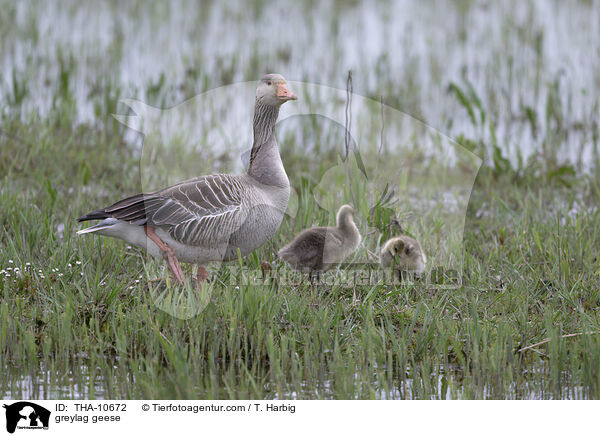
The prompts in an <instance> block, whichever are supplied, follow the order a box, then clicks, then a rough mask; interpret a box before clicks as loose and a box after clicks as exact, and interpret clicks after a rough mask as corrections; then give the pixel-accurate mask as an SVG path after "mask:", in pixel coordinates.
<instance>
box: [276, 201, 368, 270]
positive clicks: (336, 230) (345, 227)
mask: <svg viewBox="0 0 600 436" xmlns="http://www.w3.org/2000/svg"><path fill="white" fill-rule="evenodd" d="M360 240H361V237H360V233H359V231H358V228H357V227H356V224H355V223H354V208H353V207H352V206H350V205H348V204H345V205H343V206H342V207H340V209H339V210H338V213H337V216H336V226H335V227H312V228H310V229H305V230H303V231H302V232H300V234H298V236H296V238H295V239H294V240H293V241H292V242H291V243H290V244H289V245H286V246H285V247H283V248H282V249H281V250H279V252H278V255H279V258H280V259H282V260H284V261H286V262H287V263H289V264H290V266H291V267H292V268H294V269H297V270H299V271H303V272H308V273H309V275H310V277H311V279H312V278H313V277H314V275H315V273H316V275H317V276H318V273H319V272H321V271H326V270H328V269H329V268H331V267H332V266H334V265H336V264H338V263H341V262H343V261H344V259H346V258H347V257H348V256H349V255H351V254H352V253H354V252H355V251H356V249H357V248H358V246H359V244H360Z"/></svg>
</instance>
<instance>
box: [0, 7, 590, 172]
mask: <svg viewBox="0 0 600 436" xmlns="http://www.w3.org/2000/svg"><path fill="white" fill-rule="evenodd" d="M599 5H600V3H599V2H598V1H590V2H577V3H569V4H566V3H564V2H545V1H530V2H520V1H516V0H515V1H506V2H477V3H468V2H455V3H454V2H453V3H448V4H445V5H443V7H435V8H432V7H431V6H430V5H429V4H427V3H423V2H417V1H414V2H385V1H383V2H355V3H344V2H333V1H332V2H319V3H318V4H314V3H312V2H308V1H305V2H296V3H294V4H288V5H285V6H284V5H280V4H277V3H262V2H239V3H230V2H228V3H227V4H223V3H220V2H214V3H207V2H202V3H196V2H191V1H185V0H180V1H175V2H171V3H169V5H167V4H159V3H156V4H154V3H153V4H147V3H146V2H128V3H127V4H125V5H124V4H122V3H110V2H101V3H92V2H89V3H85V4H80V3H79V2H74V1H73V2H60V6H58V5H57V4H56V3H54V2H17V3H15V4H13V5H11V6H10V7H7V8H6V9H5V10H4V11H3V12H2V14H1V15H0V17H2V22H3V28H4V29H3V31H1V32H0V74H1V79H2V80H1V81H0V82H1V85H0V100H2V101H6V98H7V97H10V95H11V93H12V91H13V77H16V78H17V79H18V80H20V81H22V82H24V83H25V86H26V88H27V93H26V96H25V97H24V99H23V102H22V103H21V104H20V107H19V108H15V107H9V108H6V107H5V108H4V109H3V110H4V111H7V110H8V111H14V110H20V111H21V113H22V115H23V116H25V115H26V114H28V113H30V111H32V110H33V111H36V112H38V113H39V114H40V115H41V116H45V115H47V114H48V113H50V112H51V111H52V100H53V97H54V95H55V89H56V88H57V86H58V82H59V78H60V75H61V68H62V70H63V72H65V71H66V72H67V73H68V76H67V79H68V83H69V85H68V86H69V90H70V92H71V93H72V95H73V96H74V98H75V100H76V102H77V121H78V122H83V121H89V122H98V121H99V120H98V117H99V115H98V114H97V113H96V112H95V110H94V106H95V104H97V103H98V102H100V103H101V104H102V103H103V102H102V99H103V97H104V96H103V95H102V93H103V92H104V90H106V89H110V90H111V91H110V92H112V93H113V94H115V95H117V96H118V97H119V98H138V99H140V100H142V101H145V102H146V103H148V104H151V105H154V106H159V107H168V106H171V105H174V104H178V103H181V102H183V101H184V100H186V99H187V98H190V97H193V96H195V95H197V94H199V93H202V92H204V91H206V90H208V89H212V88H215V87H218V86H222V85H227V84H231V83H234V82H239V81H248V80H256V78H257V77H258V76H259V75H261V74H262V73H264V72H266V71H280V72H282V73H283V74H284V75H285V76H286V77H287V78H288V79H289V80H296V81H305V82H308V83H316V84H322V85H327V86H333V87H337V88H340V89H344V88H345V86H346V74H347V71H348V70H352V71H353V79H354V83H353V86H354V91H355V92H356V93H357V94H360V95H366V96H372V97H374V98H378V97H379V96H380V95H383V97H384V100H385V101H386V102H387V103H388V104H391V105H392V106H393V107H395V108H397V109H399V110H401V111H404V112H406V113H408V114H410V115H412V116H415V117H417V118H419V119H421V120H423V121H425V122H426V123H428V124H429V125H431V126H432V127H434V128H435V129H437V130H440V131H441V132H443V133H445V134H448V135H450V136H453V137H456V136H458V135H460V134H465V135H466V136H467V137H474V138H483V139H484V140H486V141H487V142H489V141H490V140H491V138H490V133H489V129H488V128H487V124H486V123H487V121H488V120H489V119H490V117H491V118H492V119H493V121H494V124H495V128H496V134H497V138H498V144H499V146H500V147H501V148H502V149H504V150H505V151H506V153H507V154H508V155H509V156H511V157H512V158H513V159H515V158H516V156H517V155H518V154H519V153H520V154H522V155H524V157H527V156H531V155H533V154H535V153H542V152H543V142H544V140H545V139H547V138H546V137H545V135H543V134H540V133H539V132H545V131H546V130H548V129H555V128H556V129H558V128H560V129H562V130H561V131H562V132H563V133H564V132H566V134H565V135H563V136H561V137H560V138H559V139H557V141H558V142H559V144H558V145H557V147H558V151H559V157H560V158H561V159H567V160H569V161H571V162H573V163H576V164H580V165H581V167H582V168H585V167H586V164H587V165H589V163H590V162H591V159H590V157H591V156H592V153H593V151H594V150H595V148H596V142H597V125H595V121H594V120H595V119H596V118H597V116H598V112H599V108H598V105H597V101H596V96H597V95H598V94H599V91H600V89H599V88H600V73H598V72H599V71H600V65H599V64H600V56H598V53H599V49H600V40H599V39H598V38H596V37H595V35H598V34H599V33H600V18H598V17H600V13H598V12H599V11H600V7H599ZM316 47H319V49H315V48H316ZM59 59H62V62H59V61H58V60H59ZM61 64H62V67H61ZM466 81H468V82H469V83H471V84H472V86H473V89H474V90H475V92H476V94H477V96H478V98H479V99H480V100H481V105H482V107H483V108H485V109H486V115H487V116H486V122H485V123H483V125H474V124H473V122H472V121H471V120H470V117H469V115H468V113H467V111H466V110H465V109H464V108H463V107H462V106H461V105H460V103H459V102H458V101H457V98H456V97H455V96H453V95H452V94H451V93H450V92H449V90H448V87H449V85H450V84H451V83H457V84H459V85H460V86H461V87H462V88H463V90H464V91H465V92H466V93H468V87H467V85H466ZM111 95H112V94H111ZM113 97H114V96H113ZM8 101H10V98H8ZM232 104H233V105H242V106H243V107H246V106H248V102H246V101H245V100H241V99H240V100H239V101H236V102H233V103H232ZM527 108H530V109H531V110H533V111H534V113H535V119H536V125H537V133H536V132H535V131H534V129H533V128H532V127H531V125H530V122H529V121H528V120H527V116H526V109H527ZM121 109H122V107H119V109H118V110H117V109H116V108H114V107H111V108H108V113H112V112H115V111H117V112H120V111H121ZM103 116H104V117H107V116H108V115H103ZM474 116H475V118H476V119H477V120H479V118H480V113H479V110H478V109H477V108H476V107H475V108H474ZM102 121H104V122H106V120H105V119H104V120H102ZM478 123H479V121H478ZM558 124H560V125H558ZM594 132H595V133H596V139H595V138H594Z"/></svg>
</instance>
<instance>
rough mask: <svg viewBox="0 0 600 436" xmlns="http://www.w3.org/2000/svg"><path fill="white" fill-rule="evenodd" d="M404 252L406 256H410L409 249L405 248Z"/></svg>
mask: <svg viewBox="0 0 600 436" xmlns="http://www.w3.org/2000/svg"><path fill="white" fill-rule="evenodd" d="M404 252H405V253H406V255H407V256H408V255H409V254H410V248H407V249H406V250H404Z"/></svg>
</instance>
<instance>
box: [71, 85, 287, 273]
mask: <svg viewBox="0 0 600 436" xmlns="http://www.w3.org/2000/svg"><path fill="white" fill-rule="evenodd" d="M296 99H297V97H296V95H295V94H294V93H293V92H291V91H290V90H289V89H288V87H287V85H286V81H285V79H284V78H283V76H281V75H279V74H267V75H265V76H263V77H262V78H261V79H260V82H259V84H258V88H257V90H256V101H255V107H254V142H253V145H252V150H251V152H250V163H249V166H248V169H247V171H246V173H245V174H241V175H230V174H213V175H209V176H202V177H198V178H195V179H191V180H188V181H185V182H181V183H178V184H176V185H174V186H170V187H168V188H164V189H161V190H159V191H155V192H150V193H142V194H137V195H134V196H132V197H128V198H125V199H123V200H120V201H117V202H116V203H114V204H112V205H111V206H108V207H105V208H103V209H99V210H97V211H94V212H91V213H88V214H87V215H84V216H82V217H81V218H79V221H80V222H81V221H88V220H102V221H100V223H98V224H96V225H95V226H92V227H89V228H86V229H83V230H80V231H79V232H77V233H78V234H85V233H97V234H100V235H103V236H110V237H114V238H120V239H123V240H125V241H127V242H128V243H129V244H131V245H135V246H137V247H141V248H143V249H146V250H147V251H148V252H149V253H150V254H151V255H152V256H155V257H159V258H160V257H162V258H164V259H166V260H167V264H168V267H169V270H170V271H171V273H172V274H173V276H174V277H175V279H176V280H177V282H178V283H180V284H183V274H182V271H181V266H180V265H179V262H185V263H195V264H197V265H198V276H197V280H198V284H200V283H201V282H202V281H204V280H206V278H207V277H208V273H207V271H206V269H205V268H204V265H206V264H207V263H209V262H211V261H227V260H232V259H235V258H237V256H238V250H239V252H240V253H241V255H242V256H245V255H247V254H248V253H250V252H251V251H253V250H255V249H256V248H258V247H260V246H261V245H262V244H264V243H265V242H266V241H267V240H269V239H270V238H271V237H272V236H273V234H274V233H275V232H276V231H277V229H278V228H279V225H280V224H281V221H282V220H283V216H284V213H285V210H286V208H287V204H288V200H289V197H290V183H289V180H288V177H287V174H286V173H285V169H284V167H283V163H282V162H281V157H280V155H279V146H278V145H277V142H276V140H275V132H274V128H275V123H276V122H277V117H278V116H279V108H280V106H281V105H282V104H283V103H285V102H286V101H288V100H296Z"/></svg>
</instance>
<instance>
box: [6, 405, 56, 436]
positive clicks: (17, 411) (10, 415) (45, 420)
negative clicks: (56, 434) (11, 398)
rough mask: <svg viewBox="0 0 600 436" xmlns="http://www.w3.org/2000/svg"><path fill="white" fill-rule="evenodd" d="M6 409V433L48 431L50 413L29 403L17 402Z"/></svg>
mask: <svg viewBox="0 0 600 436" xmlns="http://www.w3.org/2000/svg"><path fill="white" fill-rule="evenodd" d="M3 407H4V408H5V409H6V431H8V432H9V433H14V432H15V430H16V429H17V428H18V429H29V430H40V429H44V430H47V429H48V424H49V422H50V411H49V410H48V409H45V408H43V407H42V406H38V405H37V404H35V403H30V402H29V401H19V402H18V403H13V404H10V405H6V404H4V406H3Z"/></svg>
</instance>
